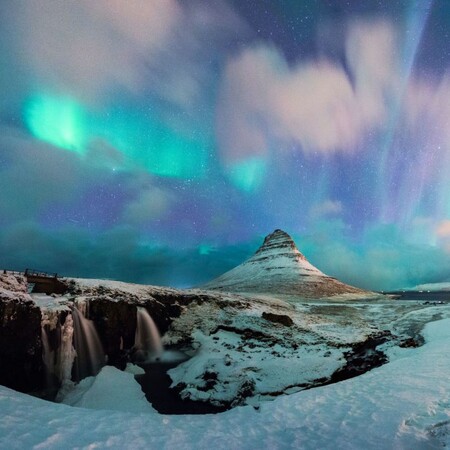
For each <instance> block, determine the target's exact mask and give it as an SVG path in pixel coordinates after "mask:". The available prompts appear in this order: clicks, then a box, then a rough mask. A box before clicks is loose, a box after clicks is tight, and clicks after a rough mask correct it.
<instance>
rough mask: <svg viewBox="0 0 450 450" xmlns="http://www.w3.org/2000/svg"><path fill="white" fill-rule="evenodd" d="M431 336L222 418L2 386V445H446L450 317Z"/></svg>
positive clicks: (118, 384) (119, 383) (449, 436)
mask: <svg viewBox="0 0 450 450" xmlns="http://www.w3.org/2000/svg"><path fill="white" fill-rule="evenodd" d="M424 336H425V341H426V343H425V345H423V346H422V347H419V348H414V349H399V348H396V349H392V352H391V353H392V361H391V362H390V363H388V364H386V365H384V366H382V367H379V368H377V369H375V370H373V371H371V372H368V373H366V374H364V375H362V376H360V377H357V378H352V379H350V380H347V381H343V382H340V383H336V384H332V385H328V386H323V387H319V388H315V389H311V390H307V391H302V392H299V393H296V394H293V395H289V396H283V397H278V398H277V399H276V400H274V401H273V402H265V403H262V404H261V406H260V408H259V409H258V410H255V409H254V408H253V407H251V406H244V407H238V408H235V409H232V410H230V411H227V412H225V413H221V414H217V415H204V416H164V415H159V414H157V413H154V412H150V413H141V414H134V413H129V412H122V411H117V410H116V411H113V410H111V409H126V400H124V398H123V397H122V396H119V395H118V396H115V395H112V394H111V392H110V391H109V392H105V391H103V393H102V392H100V391H97V393H96V395H97V398H98V401H99V402H101V398H99V397H98V396H100V397H101V396H102V395H107V396H108V397H109V399H108V401H107V402H106V404H104V405H106V406H107V407H108V408H110V410H91V409H84V408H73V407H70V406H66V405H62V404H54V403H48V402H45V401H43V400H39V399H37V398H33V397H30V396H27V395H24V394H20V393H17V392H15V391H12V390H10V389H7V388H4V387H0V448H2V449H3V448H4V449H24V448H35V449H44V448H53V449H63V448H90V449H94V448H95V449H101V448H112V449H116V448H117V449H141V448H142V449H144V448H167V449H173V448H183V449H189V448H193V449H207V448H215V449H222V448H226V449H240V448H246V449H250V448H252V449H256V448H258V449H260V448H271V449H276V448H278V449H281V448H303V449H318V448H320V449H361V448H364V449H367V450H370V449H377V450H379V449H408V450H414V449H438V448H443V447H445V446H449V445H450V358H449V357H448V348H449V346H450V319H445V320H440V321H437V322H432V323H430V324H428V325H427V326H426V328H425V331H424ZM109 372H111V373H106V374H105V373H103V375H102V376H106V377H107V378H110V379H111V380H112V384H113V385H114V386H115V389H116V390H120V389H123V388H124V384H123V383H125V384H126V385H133V384H134V383H136V382H135V381H134V379H133V378H132V377H126V378H123V377H120V380H119V379H116V377H115V370H114V369H112V370H110V371H109ZM127 389H130V390H131V391H132V392H134V394H133V395H135V394H136V392H137V391H136V389H135V386H134V387H131V388H130V386H128V388H127ZM133 395H132V396H131V400H133V401H134V396H133ZM113 403H117V405H114V404H113ZM100 404H101V403H100Z"/></svg>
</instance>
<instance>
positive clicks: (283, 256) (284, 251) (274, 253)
mask: <svg viewBox="0 0 450 450" xmlns="http://www.w3.org/2000/svg"><path fill="white" fill-rule="evenodd" d="M201 288H202V289H214V290H215V289H217V290H221V291H228V292H251V293H253V292H254V293H261V294H264V293H270V294H285V295H295V296H298V297H303V298H322V297H332V296H335V295H342V294H354V295H355V296H358V295H361V296H366V295H367V294H369V293H368V292H367V291H364V290H362V289H359V288H356V287H354V286H349V285H347V284H344V283H342V282H340V281H338V280H336V279H335V278H332V277H329V276H327V275H325V274H324V273H323V272H321V271H320V270H319V269H317V268H316V267H314V266H313V265H312V264H311V263H310V262H309V261H308V260H307V259H306V258H305V256H304V255H302V253H300V252H299V251H298V249H297V246H296V245H295V243H294V241H293V240H292V238H291V237H290V236H289V234H287V233H286V232H284V231H282V230H275V231H274V232H273V233H271V234H269V235H268V236H266V238H265V239H264V242H263V244H262V246H261V247H260V248H259V249H258V250H257V251H256V253H255V254H254V255H253V256H252V257H251V258H250V259H248V260H247V261H245V262H244V263H242V264H240V265H239V266H237V267H235V268H234V269H231V270H230V271H228V272H226V273H224V274H223V275H221V276H220V277H218V278H216V279H214V280H212V281H210V282H209V283H206V284H204V285H203V286H201Z"/></svg>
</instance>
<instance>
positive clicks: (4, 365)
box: [0, 274, 43, 392]
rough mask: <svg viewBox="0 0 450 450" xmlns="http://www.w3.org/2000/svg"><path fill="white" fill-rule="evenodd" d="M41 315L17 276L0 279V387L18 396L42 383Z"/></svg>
mask: <svg viewBox="0 0 450 450" xmlns="http://www.w3.org/2000/svg"><path fill="white" fill-rule="evenodd" d="M40 336H41V312H40V310H39V308H38V307H37V306H36V305H35V304H34V302H33V301H32V300H31V297H30V296H29V295H28V294H27V284H26V280H25V278H24V277H22V276H20V275H11V274H1V275H0V384H2V385H4V386H8V387H10V388H12V389H16V390H18V391H22V392H29V391H33V390H35V389H39V388H40V387H41V386H42V382H43V364H42V342H41V338H40Z"/></svg>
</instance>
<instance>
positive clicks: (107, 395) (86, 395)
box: [62, 366, 156, 413]
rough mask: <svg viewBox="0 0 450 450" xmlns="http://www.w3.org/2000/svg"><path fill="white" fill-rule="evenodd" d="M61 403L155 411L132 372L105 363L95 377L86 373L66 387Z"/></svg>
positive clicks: (126, 410)
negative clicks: (70, 387)
mask: <svg viewBox="0 0 450 450" xmlns="http://www.w3.org/2000/svg"><path fill="white" fill-rule="evenodd" d="M62 403H64V404H66V405H70V406H77V407H81V408H88V409H105V410H110V411H123V412H133V413H156V411H155V410H154V409H153V407H152V406H151V404H150V403H149V402H148V401H147V400H146V398H145V395H144V393H143V392H142V390H141V387H140V385H139V383H138V382H137V381H136V380H135V378H134V375H133V374H132V373H128V372H122V371H121V370H119V369H116V368H115V367H112V366H105V367H103V368H102V370H101V371H100V372H99V374H98V375H97V376H96V377H87V378H85V379H83V380H81V381H80V382H79V383H78V384H76V385H73V386H72V389H70V390H69V389H66V392H65V395H64V397H63V398H62Z"/></svg>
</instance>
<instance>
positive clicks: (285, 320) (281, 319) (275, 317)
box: [262, 312, 294, 327]
mask: <svg viewBox="0 0 450 450" xmlns="http://www.w3.org/2000/svg"><path fill="white" fill-rule="evenodd" d="M262 318H263V319H266V320H269V321H270V322H275V323H280V324H281V325H284V326H286V327H291V326H292V325H294V321H293V320H292V319H291V318H290V317H289V316H286V315H285V314H273V313H268V312H263V313H262Z"/></svg>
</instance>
